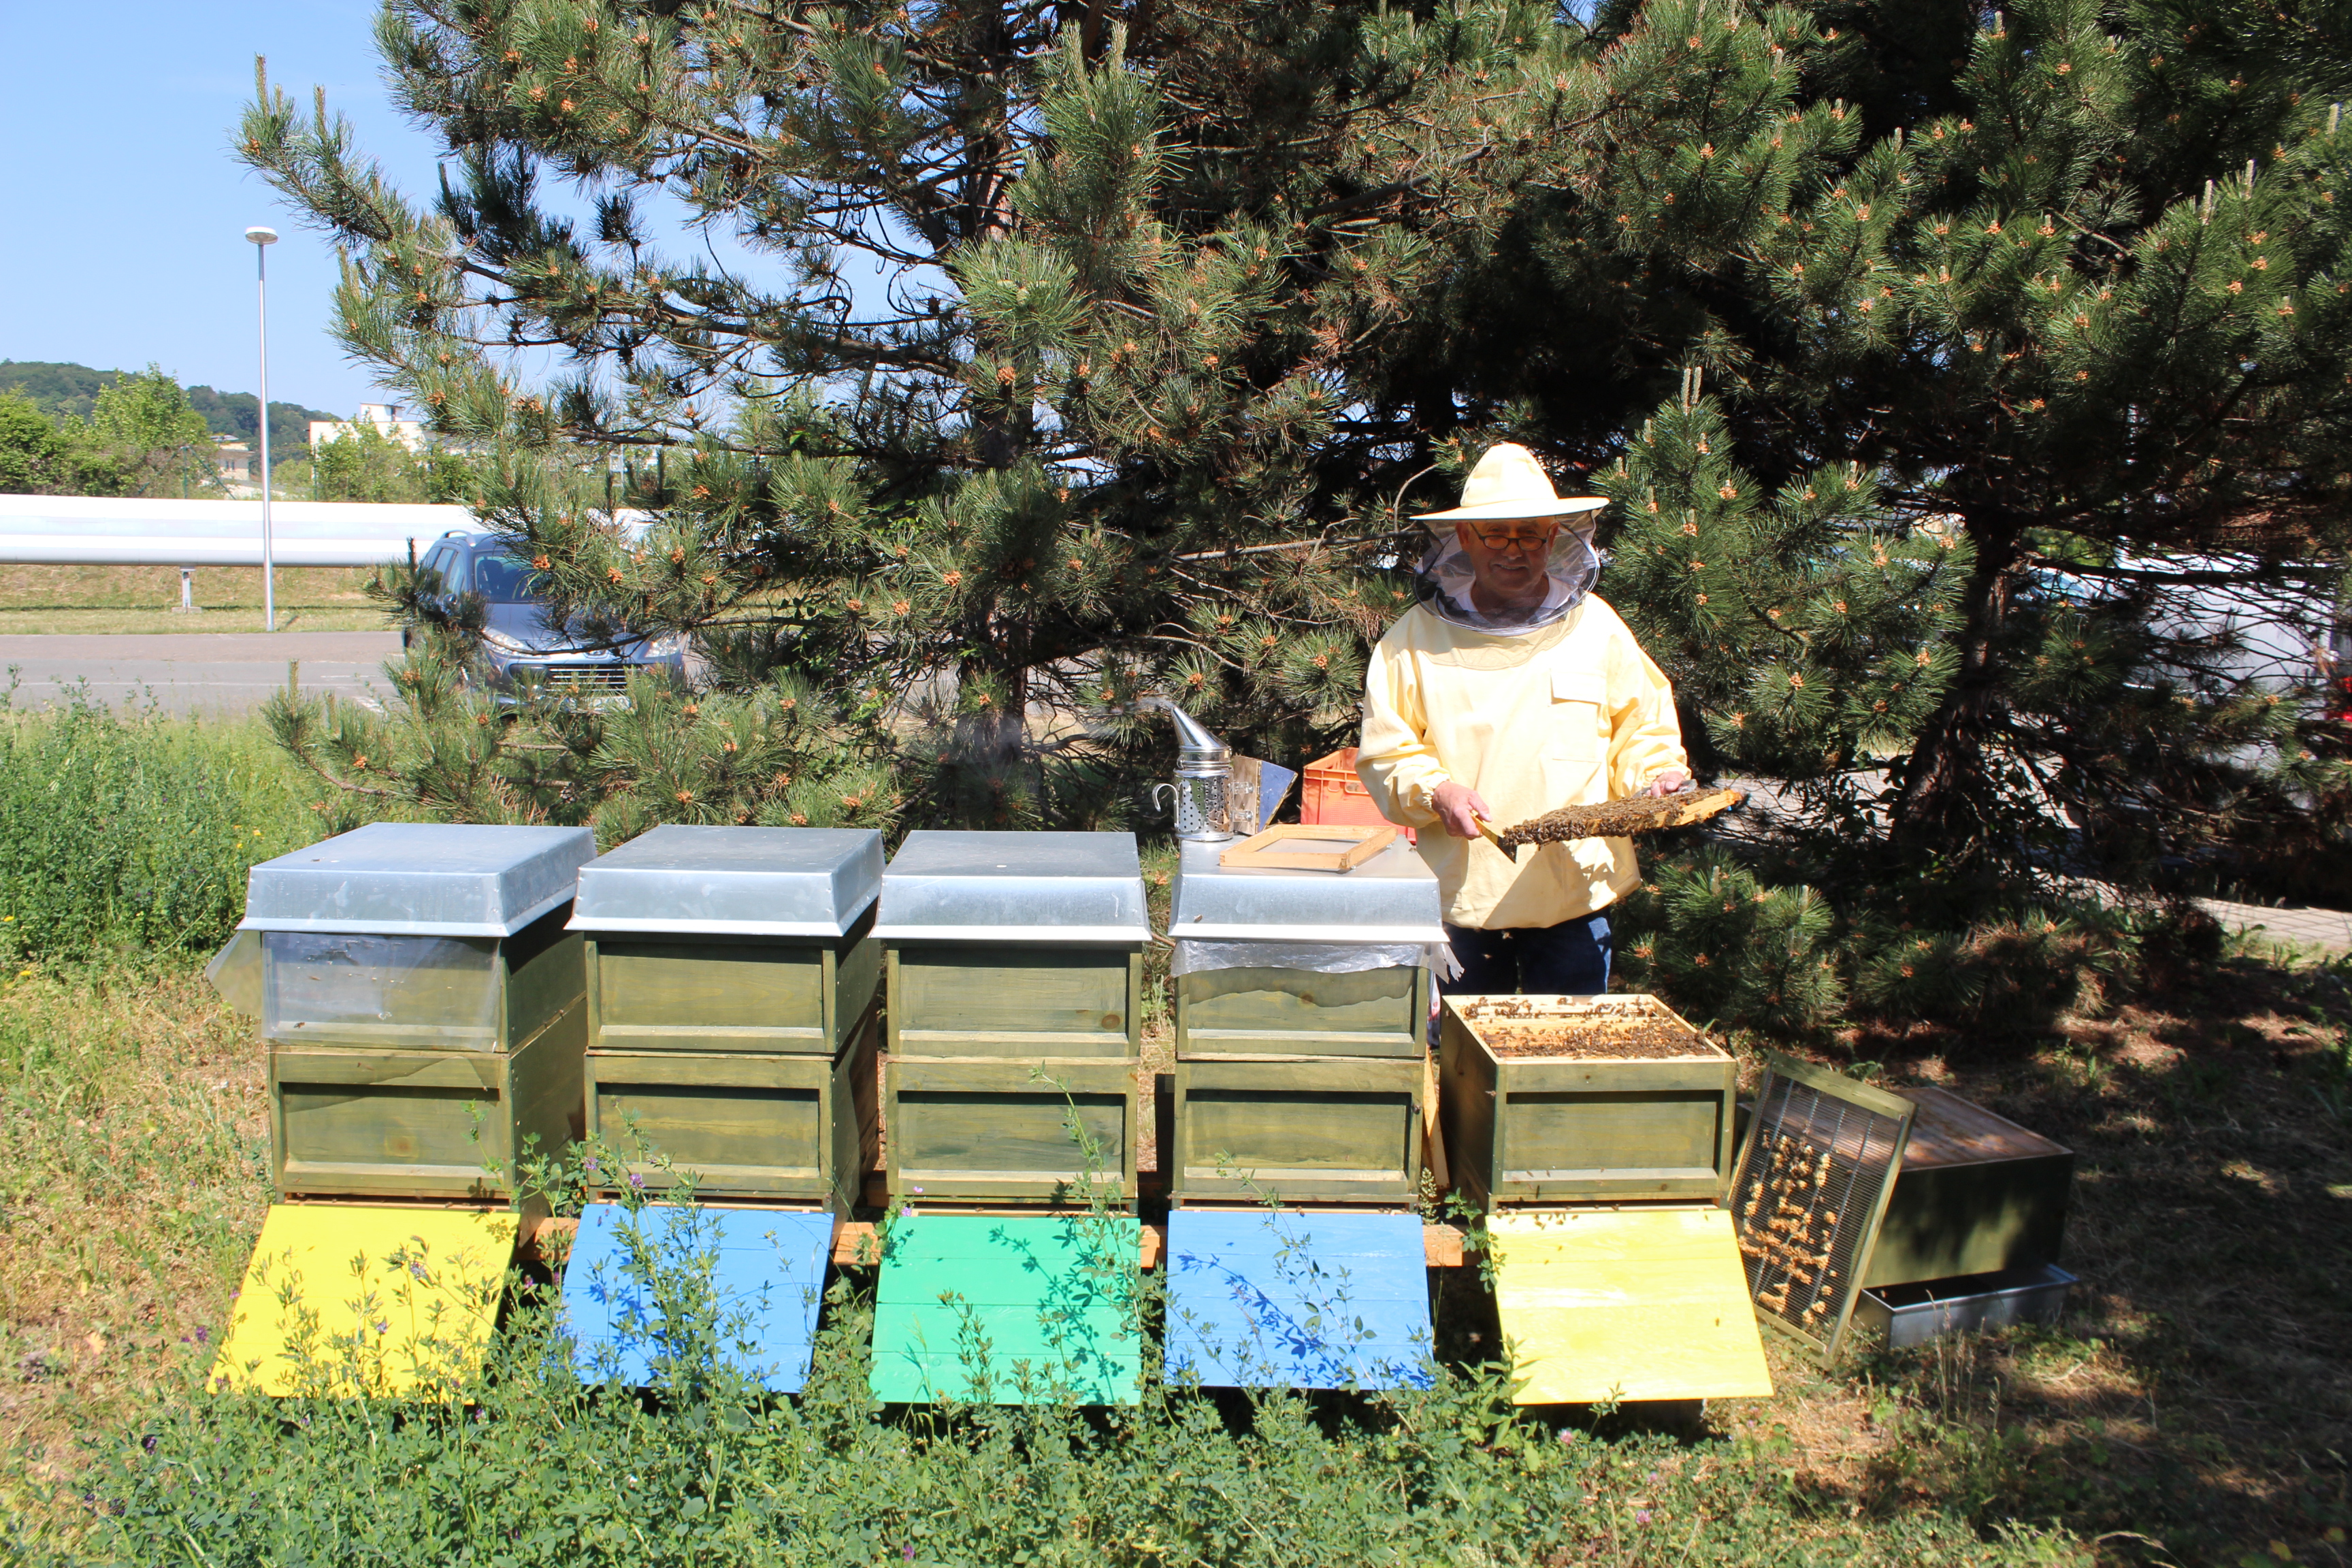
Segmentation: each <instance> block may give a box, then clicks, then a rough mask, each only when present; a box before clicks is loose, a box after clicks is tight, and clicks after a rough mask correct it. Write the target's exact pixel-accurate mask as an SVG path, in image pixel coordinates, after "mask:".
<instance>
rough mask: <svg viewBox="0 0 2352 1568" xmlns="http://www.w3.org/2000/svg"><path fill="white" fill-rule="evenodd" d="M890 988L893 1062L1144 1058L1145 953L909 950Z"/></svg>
mask: <svg viewBox="0 0 2352 1568" xmlns="http://www.w3.org/2000/svg"><path fill="white" fill-rule="evenodd" d="M888 984H889V992H888V994H889V997H890V1006H889V1020H890V1040H889V1048H890V1054H891V1055H892V1056H893V1057H994V1058H1004V1059H1007V1060H1013V1059H1019V1060H1024V1061H1027V1060H1042V1059H1045V1058H1094V1059H1097V1060H1101V1059H1118V1058H1132V1057H1134V1056H1136V1055H1138V1054H1139V1052H1140V1051H1141V1050H1142V1048H1143V955H1142V949H1141V947H1140V946H1137V947H1133V948H1110V947H1097V946H1087V947H1073V948H1067V949H1063V950H1059V951H1056V950H1055V949H1054V948H1052V947H1049V946H1045V945H1043V944H1041V943H1038V942H919V943H917V942H902V943H898V944H895V945H893V946H892V947H891V948H890V950H889V957H888Z"/></svg>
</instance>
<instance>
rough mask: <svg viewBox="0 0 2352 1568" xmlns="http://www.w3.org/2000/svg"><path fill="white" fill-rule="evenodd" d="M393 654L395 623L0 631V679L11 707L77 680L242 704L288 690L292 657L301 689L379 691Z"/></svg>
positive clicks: (171, 704)
mask: <svg viewBox="0 0 2352 1568" xmlns="http://www.w3.org/2000/svg"><path fill="white" fill-rule="evenodd" d="M399 653H400V634H399V633H398V632H396V631H382V632H182V633H164V634H154V635H140V634H129V633H126V634H123V635H120V636H91V637H8V636H0V671H5V674H0V688H5V686H6V685H7V684H8V682H9V680H11V679H13V680H14V682H15V691H14V694H13V696H12V697H11V702H12V704H13V705H14V706H15V707H16V708H17V709H19V710H24V709H37V708H41V707H43V706H47V705H54V704H58V703H62V702H64V701H65V700H67V698H68V694H69V693H71V692H72V691H74V690H76V689H80V690H84V691H87V692H88V694H89V697H90V698H91V700H95V701H98V702H102V703H105V704H108V705H110V706H122V705H126V704H127V705H131V706H142V707H143V706H145V705H146V704H148V703H149V702H151V701H152V703H153V704H154V705H155V706H157V707H159V708H162V709H163V710H165V711H166V712H171V713H194V712H211V713H241V712H244V711H246V710H248V709H252V708H257V707H258V706H260V705H261V703H262V702H263V701H264V700H267V699H268V696H269V694H270V693H271V692H273V691H283V690H284V689H286V680H287V674H288V668H287V667H288V666H289V663H291V664H299V666H300V671H299V674H300V680H301V686H302V689H303V690H305V691H309V692H315V693H323V692H330V691H331V692H333V693H334V694H335V695H336V696H337V697H339V698H347V699H349V698H361V699H365V700H372V701H373V700H381V699H382V695H383V686H384V680H383V671H382V669H381V668H379V667H380V666H381V665H382V664H383V661H384V660H385V659H388V658H396V657H397V656H398V655H399Z"/></svg>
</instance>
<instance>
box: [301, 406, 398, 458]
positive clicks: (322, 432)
mask: <svg viewBox="0 0 2352 1568" xmlns="http://www.w3.org/2000/svg"><path fill="white" fill-rule="evenodd" d="M362 425H366V426H371V427H373V429H374V430H375V431H376V433H377V434H379V435H382V436H386V437H390V438H392V439H393V440H394V441H397V442H399V443H400V444H401V445H402V446H404V447H407V448H408V449H409V450H410V451H412V452H421V451H423V450H425V422H424V421H423V420H421V419H403V418H402V417H401V416H400V405H399V404H397V403H362V404H361V405H360V416H359V417H358V418H357V419H313V420H311V421H310V450H311V452H312V453H313V454H315V453H317V451H318V450H319V448H320V447H321V446H322V445H324V444H325V443H327V442H329V441H340V440H341V439H342V438H343V437H346V436H348V435H350V434H351V433H352V430H353V429H355V428H356V427H358V426H362Z"/></svg>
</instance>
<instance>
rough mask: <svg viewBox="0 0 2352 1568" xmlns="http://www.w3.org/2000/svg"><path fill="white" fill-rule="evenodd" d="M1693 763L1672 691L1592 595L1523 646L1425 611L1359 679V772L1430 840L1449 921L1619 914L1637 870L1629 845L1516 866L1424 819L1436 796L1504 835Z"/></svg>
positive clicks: (1387, 640) (1385, 644)
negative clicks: (1487, 818) (1483, 817)
mask: <svg viewBox="0 0 2352 1568" xmlns="http://www.w3.org/2000/svg"><path fill="white" fill-rule="evenodd" d="M1689 766H1690V762H1689V758H1688V756H1687V755H1686V754H1685V752H1684V750H1683V732H1682V725H1681V723H1680V721H1677V719H1676V718H1675V700H1674V688H1673V687H1672V686H1671V685H1670V684H1669V683H1668V682H1667V680H1666V678H1665V676H1664V673H1662V672H1661V671H1660V670H1659V668H1658V667H1657V666H1656V665H1655V664H1654V663H1652V662H1651V660H1650V657H1649V655H1647V654H1645V653H1643V651H1642V647H1641V645H1640V644H1639V643H1637V642H1635V641H1634V640H1633V633H1632V632H1631V631H1628V630H1627V629H1626V626H1625V623H1624V622H1623V621H1622V620H1620V619H1618V618H1617V612H1616V611H1614V610H1612V609H1611V608H1610V607H1609V606H1608V605H1606V604H1605V603H1603V602H1602V601H1601V600H1600V599H1599V598H1597V597H1594V596H1592V595H1585V597H1584V599H1583V600H1582V602H1580V604H1578V605H1577V606H1576V607H1575V608H1574V609H1572V610H1570V612H1569V613H1568V614H1567V616H1564V617H1562V618H1561V619H1560V620H1559V621H1556V622H1554V623H1553V624H1552V625H1550V626H1545V627H1543V628H1541V629H1540V630H1538V631H1535V632H1531V633H1528V634H1527V635H1526V636H1523V637H1497V636H1494V635H1492V634H1489V633H1485V632H1479V631H1475V630H1472V629H1471V628H1469V627H1467V626H1454V625H1451V624H1449V623H1447V622H1445V621H1444V620H1441V619H1439V618H1438V617H1437V616H1435V615H1433V614H1432V613H1431V612H1430V610H1429V609H1428V607H1427V606H1425V605H1414V606H1413V607H1412V609H1410V610H1408V611H1406V612H1405V614H1404V616H1403V617H1402V619H1400V620H1399V621H1398V622H1397V623H1396V625H1394V626H1391V627H1390V628H1389V630H1388V633H1387V635H1386V636H1384V637H1381V640H1380V645H1379V646H1378V647H1376V648H1374V649H1373V650H1372V658H1371V663H1370V668H1368V669H1367V670H1366V671H1365V675H1364V733H1363V740H1362V742H1361V744H1360V746H1359V748H1358V750H1357V753H1356V774H1357V776H1358V777H1359V778H1360V779H1362V780H1363V782H1364V787H1365V788H1366V789H1368V790H1370V792H1371V795H1372V799H1373V800H1374V801H1376V802H1378V803H1379V805H1380V807H1381V811H1382V813H1384V814H1385V815H1386V816H1389V817H1390V818H1391V820H1394V821H1397V822H1402V823H1408V824H1410V825H1412V826H1414V827H1416V828H1419V829H1421V830H1422V831H1421V835H1420V838H1421V855H1422V858H1423V860H1425V861H1427V862H1428V864H1429V868H1430V869H1431V870H1433V871H1434V872H1435V873H1436V874H1437V881H1438V890H1439V892H1440V894H1441V895H1442V896H1443V897H1444V902H1445V920H1446V922H1447V923H1448V924H1450V925H1457V926H1470V927H1474V928H1480V929H1485V930H1490V931H1492V930H1502V929H1506V928H1517V927H1522V926H1550V925H1558V924H1559V922H1560V921H1566V920H1571V919H1573V918H1575V917H1576V916H1579V915H1587V914H1591V913H1592V912H1593V911H1595V910H1600V909H1602V908H1604V907H1605V906H1607V905H1608V904H1610V903H1612V901H1614V900H1616V899H1617V897H1618V896H1619V895H1620V894H1622V893H1624V892H1626V891H1628V890H1630V889H1632V888H1633V886H1634V884H1635V883H1637V882H1639V881H1640V880H1641V873H1640V871H1639V870H1638V869H1637V868H1636V867H1635V863H1634V859H1633V840H1631V839H1628V838H1579V839H1574V840H1572V841H1570V842H1568V843H1564V844H1546V845H1542V846H1540V847H1529V848H1525V849H1522V850H1520V851H1519V856H1520V859H1519V862H1518V863H1517V864H1515V863H1513V861H1512V859H1511V858H1510V857H1509V856H1507V855H1506V854H1504V853H1503V852H1502V851H1501V850H1499V849H1497V848H1496V847H1494V846H1493V845H1492V844H1489V843H1487V842H1486V840H1485V839H1484V838H1455V837H1452V836H1451V835H1450V834H1448V833H1446V831H1445V830H1444V827H1442V826H1439V825H1438V821H1437V814H1436V813H1435V812H1434V811H1433V810H1432V809H1431V808H1430V804H1429V797H1430V793H1431V792H1432V791H1433V790H1434V789H1436V787H1437V786H1438V785H1439V784H1444V783H1445V782H1446V781H1447V780H1449V779H1451V780H1454V782H1456V783H1459V784H1467V785H1469V786H1470V787H1471V788H1472V789H1475V790H1476V791H1477V792H1478V794H1479V795H1482V796H1483V797H1485V799H1486V805H1487V806H1488V807H1489V809H1490V810H1491V811H1492V813H1493V817H1492V820H1493V821H1494V822H1495V824H1496V826H1509V825H1511V824H1512V823H1516V822H1523V821H1525V820H1526V819H1527V818H1528V817H1531V816H1541V815H1542V814H1544V813H1545V812H1547V811H1552V810H1556V809H1558V808H1559V807H1560V806H1563V805H1597V804H1599V803H1601V802H1602V801H1607V800H1618V799H1622V798H1623V797H1625V796H1628V795H1639V794H1641V793H1642V791H1643V789H1644V788H1645V787H1646V786H1647V785H1648V784H1649V782H1650V780H1652V779H1653V778H1654V777H1656V776H1657V775H1658V774H1659V773H1663V772H1664V771H1665V770H1667V769H1668V768H1683V769H1687V768H1688V767H1689Z"/></svg>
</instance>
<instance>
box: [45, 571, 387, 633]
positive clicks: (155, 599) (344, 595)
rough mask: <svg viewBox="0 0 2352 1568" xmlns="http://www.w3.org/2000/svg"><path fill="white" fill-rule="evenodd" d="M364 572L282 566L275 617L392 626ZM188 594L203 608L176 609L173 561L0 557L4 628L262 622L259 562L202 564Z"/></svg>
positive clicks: (228, 627) (94, 629)
mask: <svg viewBox="0 0 2352 1568" xmlns="http://www.w3.org/2000/svg"><path fill="white" fill-rule="evenodd" d="M369 575H370V573H369V571H368V569H367V568H365V567H345V566H283V567H280V568H278V624H279V626H281V628H283V627H287V626H293V627H299V628H300V629H303V630H307V631H382V630H385V629H388V628H389V627H390V626H391V625H392V623H391V621H390V620H389V619H387V618H386V616H385V615H384V612H383V610H382V609H381V608H380V607H378V606H377V605H375V604H374V603H373V602H372V601H371V600H370V599H369V598H368V596H367V593H366V586H367V582H368V578H369ZM194 597H195V602H196V605H197V606H198V607H199V608H200V609H202V610H203V611H204V614H202V615H195V616H189V615H182V614H180V613H179V611H178V609H177V606H178V605H179V603H180V571H179V568H178V567H176V566H33V565H0V636H6V635H12V634H13V635H44V636H47V635H58V634H67V633H84V634H90V633H121V632H244V631H255V632H257V631H259V630H261V629H262V626H261V569H260V568H259V567H257V566H199V567H197V568H196V577H195V593H194Z"/></svg>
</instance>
